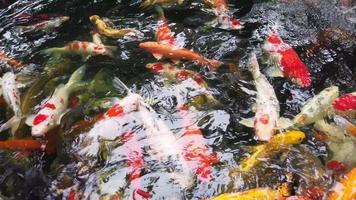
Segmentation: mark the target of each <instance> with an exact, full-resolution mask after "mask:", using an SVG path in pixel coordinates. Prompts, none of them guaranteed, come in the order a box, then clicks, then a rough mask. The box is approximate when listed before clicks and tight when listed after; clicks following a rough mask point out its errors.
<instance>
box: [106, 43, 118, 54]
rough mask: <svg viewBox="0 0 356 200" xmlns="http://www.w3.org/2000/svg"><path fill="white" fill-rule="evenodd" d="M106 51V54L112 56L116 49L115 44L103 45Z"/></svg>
mask: <svg viewBox="0 0 356 200" xmlns="http://www.w3.org/2000/svg"><path fill="white" fill-rule="evenodd" d="M105 48H106V50H107V51H108V56H110V57H114V54H115V52H116V51H117V46H105Z"/></svg>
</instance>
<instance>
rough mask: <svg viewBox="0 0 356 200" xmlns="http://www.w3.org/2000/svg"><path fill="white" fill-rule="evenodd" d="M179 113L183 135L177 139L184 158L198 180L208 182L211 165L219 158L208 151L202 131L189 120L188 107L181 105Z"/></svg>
mask: <svg viewBox="0 0 356 200" xmlns="http://www.w3.org/2000/svg"><path fill="white" fill-rule="evenodd" d="M179 113H180V115H181V116H182V118H183V131H184V135H183V136H182V137H181V138H180V139H179V141H180V143H181V144H182V149H183V156H184V159H185V160H186V161H187V162H188V165H189V166H191V168H193V169H194V170H195V174H197V176H198V179H199V180H200V181H203V182H209V181H210V179H211V174H212V171H213V170H212V166H211V165H212V164H214V163H216V162H218V161H219V158H218V156H217V155H216V154H214V153H210V152H209V151H208V148H207V146H206V145H205V139H204V137H203V133H202V132H201V130H200V129H199V127H197V126H196V125H195V124H194V123H192V122H191V121H190V117H189V111H188V108H187V107H185V106H183V107H182V108H181V109H180V110H179Z"/></svg>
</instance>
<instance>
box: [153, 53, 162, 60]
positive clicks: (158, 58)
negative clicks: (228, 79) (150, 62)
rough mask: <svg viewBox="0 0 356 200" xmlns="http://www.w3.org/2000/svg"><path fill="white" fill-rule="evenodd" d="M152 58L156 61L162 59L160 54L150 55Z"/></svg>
mask: <svg viewBox="0 0 356 200" xmlns="http://www.w3.org/2000/svg"><path fill="white" fill-rule="evenodd" d="M152 55H153V57H155V58H156V59H157V60H161V59H162V58H163V55H162V54H159V53H153V54H152Z"/></svg>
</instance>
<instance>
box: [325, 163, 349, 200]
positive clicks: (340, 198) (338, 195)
mask: <svg viewBox="0 0 356 200" xmlns="http://www.w3.org/2000/svg"><path fill="white" fill-rule="evenodd" d="M355 188H356V168H355V167H354V168H353V169H352V170H351V171H350V172H349V173H347V174H346V175H345V177H344V178H343V179H341V180H340V182H337V183H336V184H335V185H334V187H333V188H332V192H331V193H330V195H329V196H328V198H327V199H328V200H347V199H356V190H355Z"/></svg>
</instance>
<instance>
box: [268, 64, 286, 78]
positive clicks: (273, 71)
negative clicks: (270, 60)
mask: <svg viewBox="0 0 356 200" xmlns="http://www.w3.org/2000/svg"><path fill="white" fill-rule="evenodd" d="M266 74H267V75H268V76H269V77H284V75H283V72H282V70H281V69H280V68H279V67H277V66H271V67H268V68H267V69H266Z"/></svg>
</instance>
